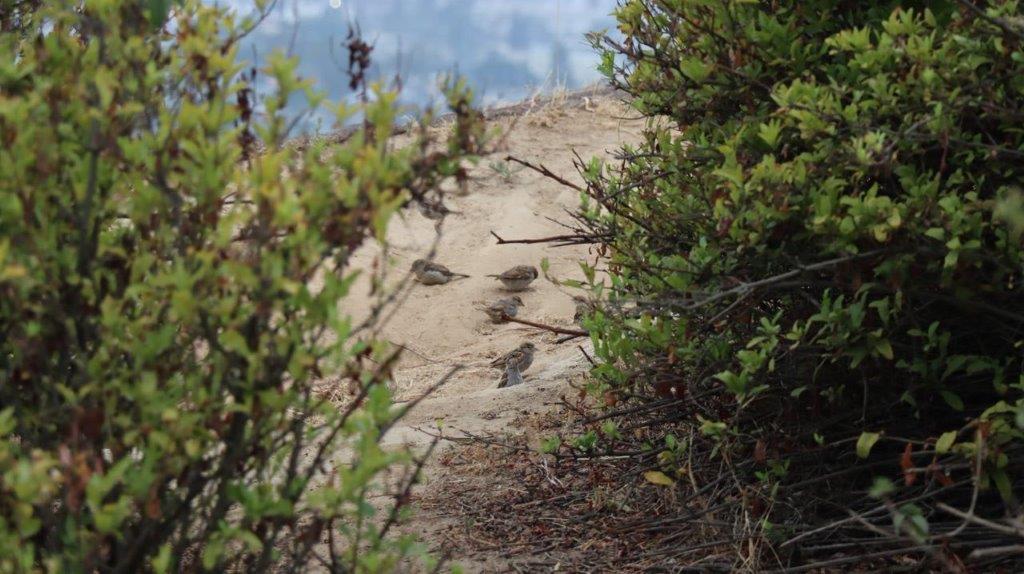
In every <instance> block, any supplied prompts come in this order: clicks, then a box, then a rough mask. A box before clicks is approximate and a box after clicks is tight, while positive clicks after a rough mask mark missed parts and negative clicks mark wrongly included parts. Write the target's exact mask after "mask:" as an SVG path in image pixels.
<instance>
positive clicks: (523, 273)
mask: <svg viewBox="0 0 1024 574" xmlns="http://www.w3.org/2000/svg"><path fill="white" fill-rule="evenodd" d="M538 276H540V273H539V272H538V271H537V268H536V267H534V266H533V265H516V266H515V267H513V268H511V269H509V270H508V271H506V272H504V273H502V274H501V275H488V277H494V278H495V279H498V280H499V281H501V282H502V283H503V284H504V285H505V289H508V290H509V291H524V290H525V289H526V288H527V287H529V286H530V283H533V280H534V279H536V278H537V277H538Z"/></svg>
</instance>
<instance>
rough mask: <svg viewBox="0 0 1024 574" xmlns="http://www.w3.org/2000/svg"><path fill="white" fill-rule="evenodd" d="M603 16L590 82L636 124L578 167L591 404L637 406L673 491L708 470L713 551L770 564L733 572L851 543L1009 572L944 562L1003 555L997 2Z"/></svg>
mask: <svg viewBox="0 0 1024 574" xmlns="http://www.w3.org/2000/svg"><path fill="white" fill-rule="evenodd" d="M616 15H617V17H618V22H619V29H620V31H621V32H622V35H623V38H622V39H621V40H616V39H613V38H611V37H608V36H598V37H595V42H596V43H597V44H598V45H599V46H600V47H601V48H602V50H603V58H604V59H603V64H602V68H603V71H604V72H605V73H606V74H607V75H608V77H609V78H610V79H611V80H612V81H613V83H615V84H616V85H617V86H618V87H620V88H621V89H623V90H625V91H626V92H628V93H629V94H630V95H631V97H632V104H633V106H634V107H635V109H636V110H638V111H639V112H640V113H642V114H643V115H644V116H646V117H647V118H649V121H650V123H649V127H648V129H647V130H646V135H645V138H644V141H643V142H642V143H641V144H639V145H638V146H636V147H634V148H627V149H624V150H623V151H622V154H621V155H622V157H623V160H622V163H621V164H620V165H617V166H602V165H601V164H600V163H597V162H595V163H593V164H591V165H590V166H588V167H587V169H585V170H584V176H585V177H586V178H587V181H588V188H587V191H586V193H585V194H584V198H583V207H582V210H581V214H582V216H583V217H585V218H586V221H587V224H586V229H585V230H584V231H585V232H586V233H587V234H589V235H590V236H591V237H599V238H603V240H602V242H603V243H604V244H605V246H606V248H607V253H608V257H609V259H608V268H609V270H610V277H609V279H608V280H606V281H605V283H603V284H602V283H600V281H598V282H597V283H594V284H593V287H594V289H595V290H596V291H598V292H600V293H601V294H602V295H603V297H604V298H605V299H607V301H608V302H609V304H608V305H606V306H605V310H604V311H603V312H599V313H595V314H594V315H593V316H591V317H589V318H588V319H587V321H586V325H587V326H588V328H590V329H591V332H592V333H593V339H594V343H595V348H596V353H597V355H598V356H599V357H600V358H601V359H603V364H602V365H601V366H599V367H597V368H596V369H595V371H594V373H595V375H596V376H597V381H598V382H597V383H596V384H595V389H594V390H595V391H596V392H597V393H598V394H599V395H600V396H603V397H606V398H607V397H611V400H610V402H612V403H615V402H616V401H617V399H615V398H614V397H634V399H636V398H638V397H639V398H640V399H642V400H644V401H645V402H646V404H648V405H651V406H650V407H649V408H648V409H647V410H648V411H650V412H655V411H657V414H658V416H657V417H654V416H653V415H651V417H650V418H649V419H648V420H651V422H650V427H649V428H648V434H647V435H646V437H647V439H646V440H647V441H648V445H647V448H648V449H649V450H648V452H651V453H660V455H659V456H658V457H657V459H651V458H646V459H645V460H656V461H660V462H656V463H655V464H654V466H656V467H657V468H658V469H659V470H661V471H663V472H664V473H665V474H666V475H667V476H668V477H669V478H670V479H679V481H680V484H687V485H690V484H692V485H693V486H694V488H696V487H697V486H698V485H704V484H709V482H712V481H720V480H721V478H722V476H723V474H724V475H725V476H728V480H726V482H725V484H727V485H728V486H727V487H726V486H721V487H720V488H719V490H718V491H717V492H719V495H720V496H721V498H719V499H717V500H716V501H712V502H709V503H705V504H706V505H710V506H713V505H714V504H716V503H722V505H723V506H722V507H721V508H726V507H729V508H734V509H736V510H737V512H738V514H737V515H736V516H737V518H734V519H732V518H730V519H723V518H722V516H721V515H720V514H719V515H718V520H719V522H725V523H726V525H725V526H721V527H720V529H719V530H718V531H724V533H725V534H728V536H724V535H723V539H724V540H726V541H728V540H732V538H730V537H731V536H736V537H739V538H738V539H740V540H764V541H768V542H772V543H774V544H775V546H774V550H772V551H767V550H766V547H765V546H763V545H759V544H758V545H748V544H747V543H746V542H744V543H742V548H741V556H739V557H738V558H737V560H744V561H745V560H753V561H754V562H743V563H744V564H745V565H746V566H747V567H749V566H750V565H751V564H760V567H768V566H778V565H780V564H785V563H787V562H792V561H799V560H807V561H814V560H815V559H819V558H823V557H832V556H835V553H836V552H844V551H853V552H863V553H865V554H867V553H869V550H878V549H884V548H885V546H884V545H879V541H878V540H873V541H871V542H870V544H872V546H860V544H861V543H864V544H867V543H868V542H867V541H868V540H870V539H872V538H875V539H877V538H879V537H881V538H883V539H890V540H891V541H892V542H893V543H894V544H896V545H906V546H909V547H917V551H921V552H927V555H928V556H929V557H930V558H932V559H934V560H936V561H937V562H938V563H940V564H944V565H946V566H949V565H951V564H952V565H955V564H957V563H958V561H959V560H961V559H963V560H968V559H969V557H970V559H973V560H975V561H976V563H977V564H983V565H992V564H995V563H996V562H998V561H1000V560H1008V559H1017V557H1018V556H1019V554H1018V553H1016V551H1013V550H1009V551H1006V552H998V551H991V552H990V553H988V554H986V553H981V554H980V555H973V556H972V555H971V554H970V553H971V551H972V550H975V549H979V548H985V547H987V546H997V547H999V546H1003V545H1012V544H1014V543H1017V544H1019V543H1020V535H1019V534H1013V533H1014V532H1017V533H1019V532H1020V526H1019V525H1020V522H1012V521H1010V522H1004V521H1003V519H1005V518H1009V517H1016V519H1017V520H1019V519H1020V516H1021V515H1020V514H1019V513H1020V506H1019V502H1020V501H1019V499H1018V498H1019V496H1020V493H1021V488H1022V486H1024V434H1022V432H1024V394H1022V391H1024V361H1022V353H1024V348H1022V346H1024V292H1022V286H1021V283H1022V280H1024V243H1022V227H1021V214H1022V210H1021V205H1022V199H1021V198H1022V197H1024V196H1022V187H1024V131H1022V130H1021V125H1022V123H1021V122H1022V120H1024V10H1022V7H1021V4H1020V3H1019V2H1017V1H1013V0H992V1H988V2H971V1H934V2H882V3H859V2H841V1H835V0H832V1H827V0H816V1H811V2H731V1H729V2H727V1H724V0H723V1H716V0H701V1H697V0H627V1H623V2H622V3H621V4H620V6H619V7H618V9H617V12H616ZM664 400H669V401H675V402H673V403H672V405H673V406H672V407H671V408H669V407H665V406H664V403H663V402H657V401H664ZM651 401H655V402H651ZM666 409H668V410H666ZM632 412H636V410H633V411H632ZM666 412H668V413H669V414H666ZM605 424H606V426H607V423H605ZM680 425H682V428H683V429H684V432H685V429H686V428H694V427H696V428H697V429H698V432H696V434H694V435H693V436H694V438H693V439H692V440H690V439H688V438H679V437H680V436H683V437H685V436H688V435H684V434H680V433H679V432H678V430H679V428H680ZM613 430H614V429H612V431H613ZM670 432H675V433H676V434H675V436H666V435H667V434H668V433H670ZM604 435H605V436H606V437H607V442H608V443H609V444H608V445H606V446H608V448H614V447H613V446H612V445H613V443H614V442H615V441H614V440H613V439H612V437H614V436H617V435H618V433H616V432H610V431H609V430H608V429H605V430H604ZM701 457H704V458H703V459H702V458H701ZM695 459H699V460H706V461H711V462H714V464H704V465H703V466H697V463H696V462H695ZM722 464H724V465H725V466H724V467H723V466H721V465H722ZM695 468H697V469H698V470H694V469H695ZM700 468H705V469H708V470H703V471H701V470H699V469H700ZM710 469H714V470H710ZM689 472H697V473H699V474H700V476H699V477H696V480H693V481H692V482H691V479H689V478H685V477H686V476H687V473H689ZM659 476H660V475H659ZM691 476H692V475H691ZM659 480H662V482H664V480H663V479H659ZM876 480H877V482H876ZM715 484H719V482H716V483H715ZM872 486H873V488H871V487H872ZM709 488H710V486H709ZM869 490H870V492H869ZM713 492H714V491H713ZM697 494H698V495H701V496H710V495H708V494H706V492H705V491H703V490H702V491H699V492H698V493H697ZM847 511H850V512H854V513H855V514H854V517H853V518H851V516H850V515H849V514H848V513H847ZM958 512H959V514H958ZM694 516H703V514H696V515H694ZM965 516H967V517H968V518H964V517H965ZM973 516H981V517H984V518H985V519H988V520H991V521H994V522H989V523H988V525H987V526H986V525H985V524H983V523H982V522H978V521H977V520H974V519H973ZM693 520H694V521H699V520H701V519H700V518H694V519H693ZM730 520H733V521H734V522H733V523H734V524H747V525H748V526H746V527H737V528H738V529H739V531H735V530H733V529H731V528H727V526H728V525H729V523H730ZM681 522H685V521H684V520H681ZM994 523H998V527H993V526H992V524H994ZM1014 524H1016V526H1014ZM703 527H705V528H706V527H707V526H706V525H705V526H703ZM823 527H824V528H823ZM819 528H820V530H816V529H819ZM800 535H804V536H803V537H802V538H801V539H800V540H799V541H797V542H798V543H797V542H793V543H790V544H786V543H785V542H786V541H787V540H792V539H793V538H796V537H798V536H800ZM825 539H828V540H829V541H830V542H846V543H849V544H848V546H847V547H846V548H847V550H837V548H839V547H837V546H834V545H833V546H828V545H824V544H818V543H819V542H821V541H822V540H825ZM851 541H852V542H851ZM751 548H756V549H758V550H751ZM922 548H926V549H927V550H926V551H924V550H922ZM850 549H853V550H850ZM751 554H754V555H751ZM954 555H956V556H954Z"/></svg>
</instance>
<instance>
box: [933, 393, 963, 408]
mask: <svg viewBox="0 0 1024 574" xmlns="http://www.w3.org/2000/svg"><path fill="white" fill-rule="evenodd" d="M939 394H940V395H942V400H944V401H946V404H947V405H949V406H950V407H951V408H952V409H954V410H956V411H963V410H964V401H963V399H961V398H960V395H958V394H956V393H954V392H952V391H939Z"/></svg>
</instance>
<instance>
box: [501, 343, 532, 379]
mask: <svg viewBox="0 0 1024 574" xmlns="http://www.w3.org/2000/svg"><path fill="white" fill-rule="evenodd" d="M536 350H537V347H536V346H535V345H534V344H533V343H530V342H526V343H523V344H522V345H519V347H517V348H516V349H514V350H512V351H509V352H508V353H506V354H504V355H502V356H500V357H498V358H497V359H494V360H493V361H491V366H492V367H496V368H499V369H504V371H502V373H501V379H499V380H498V388H499V389H502V388H505V387H513V386H515V385H521V384H522V383H523V371H525V370H526V369H529V368H530V365H532V364H533V353H534V351H536Z"/></svg>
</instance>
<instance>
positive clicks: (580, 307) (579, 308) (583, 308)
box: [572, 295, 595, 326]
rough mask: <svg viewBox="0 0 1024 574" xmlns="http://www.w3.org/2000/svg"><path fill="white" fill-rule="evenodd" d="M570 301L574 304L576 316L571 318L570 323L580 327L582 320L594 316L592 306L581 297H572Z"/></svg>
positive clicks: (587, 300)
mask: <svg viewBox="0 0 1024 574" xmlns="http://www.w3.org/2000/svg"><path fill="white" fill-rule="evenodd" d="M572 301H573V303H575V304H576V314H575V315H573V316H572V322H573V323H576V324H577V325H580V326H582V325H583V319H584V318H585V317H586V316H587V315H593V314H594V311H595V307H594V304H593V303H592V302H591V301H590V299H587V298H586V297H584V296H583V295H573V297H572Z"/></svg>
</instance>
